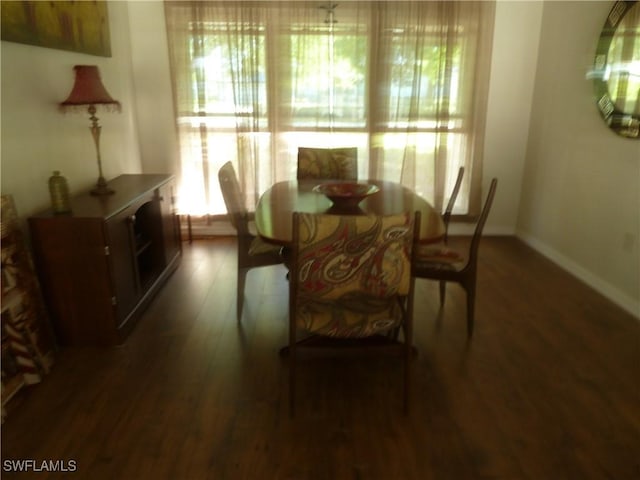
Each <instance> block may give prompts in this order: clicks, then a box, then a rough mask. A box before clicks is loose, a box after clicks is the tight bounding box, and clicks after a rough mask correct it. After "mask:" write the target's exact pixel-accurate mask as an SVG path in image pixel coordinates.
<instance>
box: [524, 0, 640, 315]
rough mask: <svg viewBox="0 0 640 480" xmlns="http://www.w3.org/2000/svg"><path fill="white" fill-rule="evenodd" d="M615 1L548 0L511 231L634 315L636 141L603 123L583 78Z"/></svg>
mask: <svg viewBox="0 0 640 480" xmlns="http://www.w3.org/2000/svg"><path fill="white" fill-rule="evenodd" d="M612 5H613V3H612V2H609V1H606V2H545V3H544V14H543V19H542V31H541V43H540V55H539V62H538V68H537V75H536V79H535V92H534V97H533V110H532V117H531V124H530V129H529V142H528V146H527V155H526V164H525V169H524V175H523V185H522V195H521V200H520V210H519V215H518V222H517V231H518V234H519V235H520V236H522V237H523V238H524V239H525V240H527V241H528V242H529V243H530V244H531V245H533V246H534V247H536V248H537V249H539V250H540V251H541V252H543V253H545V254H546V255H548V256H549V257H550V258H552V259H553V260H555V261H556V262H558V263H560V264H561V265H562V266H564V267H565V268H566V269H568V270H569V271H571V272H573V273H574V274H576V275H578V276H579V277H580V278H582V279H583V280H585V281H586V282H587V283H589V284H591V285H592V286H594V287H595V288H596V289H598V290H599V291H601V292H602V293H603V294H605V295H607V296H608V297H610V298H611V299H613V300H614V301H616V302H617V303H618V304H620V305H621V306H623V307H624V308H626V309H627V310H629V311H630V312H632V313H634V314H635V315H637V316H639V317H640V256H639V253H638V241H639V239H640V141H639V140H630V139H625V138H622V137H619V136H617V135H616V134H614V133H613V132H611V131H610V130H609V129H607V128H606V126H605V125H604V122H603V121H602V120H601V119H600V117H599V114H598V111H597V109H596V105H595V100H594V95H593V88H592V84H591V82H590V81H588V80H587V79H586V78H585V77H586V74H587V71H588V70H589V68H590V66H591V64H592V62H593V57H594V53H595V49H596V44H597V40H598V37H599V34H600V31H601V29H602V26H603V24H604V21H605V18H606V17H607V14H608V13H609V10H610V9H611V7H612Z"/></svg>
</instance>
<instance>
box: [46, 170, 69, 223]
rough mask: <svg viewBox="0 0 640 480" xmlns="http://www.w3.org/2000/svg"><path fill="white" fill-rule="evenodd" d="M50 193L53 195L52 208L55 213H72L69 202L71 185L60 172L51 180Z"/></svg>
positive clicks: (54, 173) (55, 172)
mask: <svg viewBox="0 0 640 480" xmlns="http://www.w3.org/2000/svg"><path fill="white" fill-rule="evenodd" d="M49 193H50V194H51V208H52V209H53V213H69V212H71V204H70V202H69V185H67V179H66V178H64V177H63V176H62V175H60V172H59V171H58V170H56V171H54V172H53V175H52V176H51V177H50V178H49Z"/></svg>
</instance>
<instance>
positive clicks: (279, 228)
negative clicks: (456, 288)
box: [255, 180, 444, 247]
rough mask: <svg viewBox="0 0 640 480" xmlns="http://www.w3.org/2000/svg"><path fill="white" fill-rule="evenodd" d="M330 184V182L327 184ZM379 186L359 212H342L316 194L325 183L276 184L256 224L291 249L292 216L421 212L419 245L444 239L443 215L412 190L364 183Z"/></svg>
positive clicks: (260, 207)
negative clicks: (315, 189) (303, 213)
mask: <svg viewBox="0 0 640 480" xmlns="http://www.w3.org/2000/svg"><path fill="white" fill-rule="evenodd" d="M327 182H329V181H327ZM359 182H365V183H370V184H374V185H377V186H378V188H379V191H378V192H376V193H374V194H372V195H370V196H368V197H366V198H365V199H364V200H362V202H360V203H359V204H358V206H357V208H356V209H349V210H347V211H344V210H341V209H340V208H339V207H337V206H335V205H333V203H332V202H331V200H329V198H327V197H326V196H325V195H324V194H322V193H319V192H315V191H314V190H313V189H314V187H315V186H316V185H318V184H320V183H323V181H322V180H290V181H284V182H278V183H275V184H274V185H273V186H271V188H269V189H268V190H266V191H265V192H264V193H263V194H262V196H261V197H260V200H259V201H258V204H257V205H256V210H255V225H256V230H257V233H258V234H259V235H260V237H261V238H262V239H263V240H264V241H266V242H269V243H273V244H275V245H282V246H285V247H286V246H290V244H291V241H292V232H291V229H292V214H293V212H305V213H336V214H361V215H366V214H370V215H380V216H381V215H393V214H397V213H402V212H415V211H419V212H420V214H421V220H420V235H419V241H420V243H433V242H437V241H439V240H441V239H442V237H443V235H444V223H443V221H442V216H441V215H440V212H438V211H437V210H435V209H434V208H433V206H432V205H431V204H430V203H429V202H427V201H426V200H425V199H424V198H422V197H421V196H420V195H418V194H416V193H415V192H414V191H412V190H411V189H409V188H407V187H405V186H403V185H401V184H399V183H395V182H390V181H385V180H362V181H359Z"/></svg>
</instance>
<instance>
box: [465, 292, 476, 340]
mask: <svg viewBox="0 0 640 480" xmlns="http://www.w3.org/2000/svg"><path fill="white" fill-rule="evenodd" d="M465 290H466V291H467V337H468V338H471V337H472V336H473V327H474V317H475V305H476V286H475V283H472V284H471V285H467V287H466V288H465Z"/></svg>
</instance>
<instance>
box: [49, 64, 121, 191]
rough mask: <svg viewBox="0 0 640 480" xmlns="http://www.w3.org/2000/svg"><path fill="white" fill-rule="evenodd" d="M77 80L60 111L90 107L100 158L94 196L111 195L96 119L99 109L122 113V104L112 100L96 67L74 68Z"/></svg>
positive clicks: (93, 135) (90, 128)
mask: <svg viewBox="0 0 640 480" xmlns="http://www.w3.org/2000/svg"><path fill="white" fill-rule="evenodd" d="M73 69H74V70H75V74H76V80H75V83H74V85H73V89H72V90H71V93H70V94H69V97H68V98H67V99H66V100H65V101H64V102H62V103H61V104H60V109H61V110H62V111H64V112H66V111H77V110H79V109H81V110H84V109H83V108H81V107H85V106H86V107H88V109H87V111H88V112H89V120H91V126H90V127H89V130H91V136H92V137H93V142H94V143H95V145H96V153H97V156H98V173H99V177H98V181H97V183H96V186H95V188H93V189H92V190H91V194H92V195H110V194H112V193H114V190H113V189H111V188H110V187H109V186H108V185H107V181H106V180H105V179H104V176H103V175H102V160H101V158H100V130H101V129H102V127H101V126H100V125H98V117H96V111H97V107H98V106H100V107H104V108H106V109H107V110H110V111H114V110H115V111H117V112H120V109H121V107H120V102H118V101H117V100H114V99H113V98H111V95H109V93H108V92H107V90H106V89H105V88H104V85H102V81H101V80H100V72H98V67H97V66H95V65H76V66H74V67H73Z"/></svg>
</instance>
